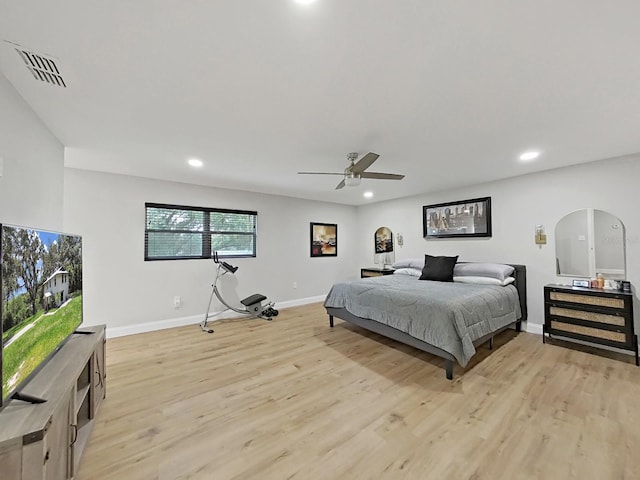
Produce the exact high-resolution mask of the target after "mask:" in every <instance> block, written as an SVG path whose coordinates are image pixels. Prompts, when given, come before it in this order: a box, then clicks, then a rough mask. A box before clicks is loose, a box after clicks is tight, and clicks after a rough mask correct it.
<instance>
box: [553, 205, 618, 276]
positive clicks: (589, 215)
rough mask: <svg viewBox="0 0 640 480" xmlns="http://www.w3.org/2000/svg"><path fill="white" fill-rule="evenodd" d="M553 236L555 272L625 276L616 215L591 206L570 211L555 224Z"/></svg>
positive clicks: (562, 273) (560, 273)
mask: <svg viewBox="0 0 640 480" xmlns="http://www.w3.org/2000/svg"><path fill="white" fill-rule="evenodd" d="M555 240H556V273H557V274H558V275H560V276H567V277H589V278H593V277H595V276H596V275H597V274H598V273H601V274H602V275H603V276H604V277H605V278H611V279H618V280H624V279H625V278H626V270H625V250H624V245H625V233H624V225H623V224H622V222H621V221H620V219H619V218H618V217H616V216H614V215H612V214H610V213H608V212H604V211H602V210H596V209H593V208H585V209H583V210H578V211H576V212H572V213H570V214H568V215H565V216H564V217H563V218H561V219H560V221H559V222H558V224H557V225H556V231H555Z"/></svg>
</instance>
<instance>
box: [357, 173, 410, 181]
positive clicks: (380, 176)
mask: <svg viewBox="0 0 640 480" xmlns="http://www.w3.org/2000/svg"><path fill="white" fill-rule="evenodd" d="M360 176H361V177H362V178H377V179H379V180H402V179H403V178H404V175H398V174H396V173H378V172H364V173H361V174H360Z"/></svg>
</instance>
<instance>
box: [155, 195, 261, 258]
mask: <svg viewBox="0 0 640 480" xmlns="http://www.w3.org/2000/svg"><path fill="white" fill-rule="evenodd" d="M145 213H146V222H145V225H146V227H145V232H144V259H145V260H180V259H187V258H211V257H212V255H213V252H214V251H217V252H218V256H220V257H255V256H256V224H257V219H258V212H250V211H245V210H226V209H222V208H200V207H185V206H178V205H163V204H159V203H146V204H145Z"/></svg>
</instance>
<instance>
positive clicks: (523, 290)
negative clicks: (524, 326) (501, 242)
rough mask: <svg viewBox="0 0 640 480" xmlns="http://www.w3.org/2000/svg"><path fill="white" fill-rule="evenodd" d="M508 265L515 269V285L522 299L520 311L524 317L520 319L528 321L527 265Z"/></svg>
mask: <svg viewBox="0 0 640 480" xmlns="http://www.w3.org/2000/svg"><path fill="white" fill-rule="evenodd" d="M507 265H511V266H512V267H513V268H515V271H514V272H513V276H514V278H515V279H516V281H515V282H514V285H515V286H516V289H517V290H518V297H519V298H520V310H521V311H522V317H520V320H521V321H523V322H524V321H526V320H527V267H526V266H525V265H516V264H513V263H508V264H507Z"/></svg>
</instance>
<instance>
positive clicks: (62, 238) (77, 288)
mask: <svg viewBox="0 0 640 480" xmlns="http://www.w3.org/2000/svg"><path fill="white" fill-rule="evenodd" d="M0 229H1V242H0V263H1V268H0V280H1V285H2V299H1V301H0V318H1V319H2V322H0V333H1V334H2V339H1V340H0V348H1V350H0V373H1V376H2V397H1V400H0V407H1V406H3V405H6V402H7V401H8V399H9V397H11V396H12V395H14V394H15V393H16V391H18V390H19V388H20V386H21V385H23V384H24V383H25V382H26V381H27V380H28V379H29V378H30V376H32V375H33V374H34V373H35V372H36V371H37V370H38V369H39V367H41V366H42V365H43V364H44V362H45V361H46V360H47V359H48V358H50V357H51V355H53V354H54V353H55V352H56V351H57V350H58V348H59V347H60V346H61V345H62V344H63V343H64V342H65V340H66V339H67V338H68V337H69V336H70V335H71V334H72V333H73V332H74V330H75V329H76V328H77V327H78V325H80V323H82V239H81V237H79V236H77V235H67V234H63V233H57V232H49V231H44V230H36V229H33V228H24V227H17V226H12V225H0Z"/></svg>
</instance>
